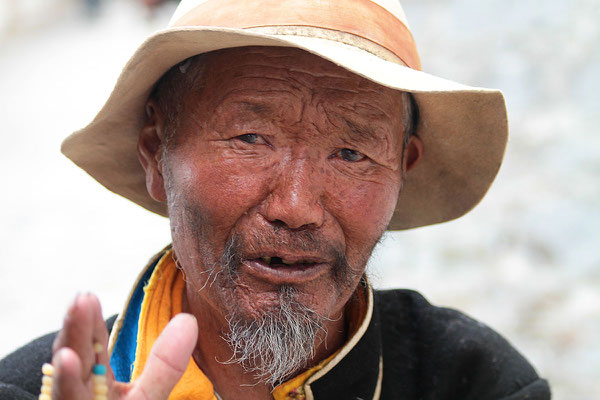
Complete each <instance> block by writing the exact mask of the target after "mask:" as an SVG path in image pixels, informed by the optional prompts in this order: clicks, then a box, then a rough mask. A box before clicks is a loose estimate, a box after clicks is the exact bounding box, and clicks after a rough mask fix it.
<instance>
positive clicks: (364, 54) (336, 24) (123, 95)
mask: <svg viewBox="0 0 600 400" xmlns="http://www.w3.org/2000/svg"><path fill="white" fill-rule="evenodd" d="M240 46H284V47H296V48H300V49H303V50H306V51H308V52H310V53H313V54H316V55H318V56H320V57H322V58H324V59H327V60H330V61H332V62H333V63H335V64H337V65H339V66H340V67H342V68H345V69H347V70H349V71H352V72H354V73H355V74H358V75H361V76H363V77H365V78H367V79H369V80H371V81H373V82H376V83H378V84H380V85H383V86H386V87H389V88H392V89H397V90H401V91H407V92H411V93H413V95H414V98H415V100H416V102H417V104H418V107H419V113H420V122H419V125H418V128H417V135H418V136H419V137H420V138H421V140H422V141H423V143H424V153H423V156H422V159H421V161H420V162H419V163H418V164H417V165H416V166H415V167H414V168H413V169H412V170H410V171H409V172H408V174H407V177H406V182H405V184H404V187H403V189H402V191H401V193H400V197H399V200H398V204H397V206H396V210H395V212H394V215H393V217H392V220H391V222H390V224H389V227H388V229H391V230H400V229H409V228H415V227H419V226H425V225H431V224H436V223H441V222H445V221H449V220H452V219H455V218H458V217H460V216H462V215H464V214H465V213H467V212H468V211H470V210H471V209H472V208H473V207H475V205H476V204H477V203H479V201H480V200H481V199H482V198H483V196H484V195H485V193H486V192H487V190H488V188H489V187H490V185H491V183H492V181H493V180H494V178H495V176H496V174H497V172H498V169H499V168H500V164H501V162H502V158H503V155H504V150H505V148H506V141H507V137H508V123H507V116H506V106H505V103H504V98H503V96H502V93H501V92H500V91H498V90H493V89H485V88H478V87H470V86H466V85H462V84H460V83H456V82H451V81H449V80H445V79H442V78H438V77H435V76H432V75H429V74H426V73H424V72H421V71H420V61H419V55H418V53H417V49H416V46H415V43H414V40H413V37H412V35H411V33H410V30H409V28H408V24H407V22H406V17H405V15H404V12H403V10H402V8H401V6H400V4H399V2H398V0H183V1H182V2H181V3H180V5H179V6H178V8H177V10H176V11H175V14H174V16H173V18H172V19H171V22H170V23H169V27H168V28H167V29H165V30H161V31H159V32H156V33H155V34H153V35H152V36H150V37H149V38H148V39H147V40H146V41H145V42H144V43H143V44H142V45H141V46H140V47H139V48H138V49H137V51H136V52H135V54H134V55H133V56H132V57H131V59H130V60H129V62H128V63H127V65H126V66H125V68H124V69H123V71H122V73H121V76H120V77H119V79H118V81H117V83H116V86H115V88H114V90H113V92H112V94H111V95H110V97H109V99H108V101H107V102H106V104H105V105H104V107H103V108H102V110H100V112H99V113H98V115H97V116H96V117H95V118H94V120H93V121H92V122H91V123H90V124H89V125H88V126H86V127H85V128H83V129H81V130H79V131H77V132H75V133H73V134H72V135H71V136H69V137H68V138H67V139H65V141H64V142H63V144H62V152H63V153H64V154H65V155H66V156H67V157H69V158H70V159H71V160H72V161H73V162H74V163H75V164H77V165H78V166H79V167H81V168H83V169H84V170H85V171H87V173H89V174H90V175H91V176H92V177H93V178H94V179H96V180H97V181H98V182H100V183H101V184H102V185H104V186H106V187H107V188H108V189H110V190H112V191H113V192H115V193H117V194H120V195H121V196H124V197H126V198H127V199H129V200H131V201H133V202H134V203H137V204H139V205H141V206H142V207H145V208H146V209H148V210H150V211H153V212H155V213H158V214H160V215H163V216H167V209H166V205H165V204H163V203H159V202H156V201H155V200H153V199H152V198H151V197H150V196H149V194H148V192H147V190H146V184H145V175H144V170H143V169H142V167H141V165H140V163H139V161H138V158H137V151H136V147H137V139H138V133H139V131H140V128H141V127H142V125H143V124H144V121H145V112H144V106H145V103H146V100H147V99H148V96H149V94H150V92H151V90H152V88H153V86H154V85H155V83H156V82H157V80H158V79H159V78H160V77H161V76H162V75H163V74H164V73H165V72H166V71H168V70H169V69H170V68H171V67H172V66H174V65H176V64H177V63H179V62H181V61H183V60H185V59H186V58H188V57H191V56H193V55H196V54H200V53H205V52H209V51H213V50H218V49H224V48H231V47H240ZM399 112H401V111H400V110H399Z"/></svg>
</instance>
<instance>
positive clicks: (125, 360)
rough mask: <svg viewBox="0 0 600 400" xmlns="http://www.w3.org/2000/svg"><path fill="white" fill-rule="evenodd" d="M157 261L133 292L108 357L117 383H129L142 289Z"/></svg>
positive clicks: (135, 345) (142, 296)
mask: <svg viewBox="0 0 600 400" xmlns="http://www.w3.org/2000/svg"><path fill="white" fill-rule="evenodd" d="M161 258H162V257H158V259H157V260H156V261H155V262H154V263H153V264H152V265H151V266H150V267H149V268H148V269H147V270H146V272H145V273H144V275H143V276H142V278H141V279H140V281H139V283H138V285H137V287H136V288H135V289H134V291H133V295H132V296H131V299H130V301H129V304H128V306H127V310H126V311H125V319H124V320H123V326H122V327H121V330H120V331H119V335H118V336H117V340H116V342H115V346H114V348H113V351H112V354H111V356H110V366H111V368H112V370H113V373H114V374H115V380H117V381H118V382H130V381H131V372H132V371H133V363H134V361H135V350H136V348H137V332H138V322H139V319H140V310H141V308H142V301H143V300H144V287H146V285H147V284H148V281H149V280H150V277H151V276H152V272H154V268H155V267H156V264H158V261H160V259H161Z"/></svg>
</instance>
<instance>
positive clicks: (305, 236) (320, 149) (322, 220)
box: [145, 48, 403, 320]
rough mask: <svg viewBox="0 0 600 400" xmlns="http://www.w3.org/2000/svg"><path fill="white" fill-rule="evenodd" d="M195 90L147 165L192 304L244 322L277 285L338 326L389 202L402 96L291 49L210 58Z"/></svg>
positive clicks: (273, 300) (397, 178) (269, 303)
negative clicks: (166, 142) (166, 143)
mask: <svg viewBox="0 0 600 400" xmlns="http://www.w3.org/2000/svg"><path fill="white" fill-rule="evenodd" d="M204 81H205V86H204V88H203V89H202V90H201V91H200V92H198V93H189V94H188V95H187V96H186V97H185V98H184V104H185V105H184V108H183V110H182V111H181V113H180V115H179V116H178V119H179V123H178V128H177V132H176V133H175V134H174V137H173V139H172V142H171V143H170V145H169V146H168V151H167V152H166V155H165V157H164V158H161V157H160V146H158V147H157V148H158V150H157V152H156V157H155V159H156V160H157V165H156V167H155V168H154V171H152V165H150V167H148V166H147V165H145V167H146V170H147V172H148V173H153V174H154V175H155V176H156V177H158V178H155V179H153V180H151V181H152V182H154V183H152V182H150V181H149V184H148V186H149V189H150V192H151V194H152V195H153V197H155V198H157V199H164V198H166V199H167V202H168V208H169V215H170V219H171V226H172V234H173V246H174V250H175V253H176V255H177V257H178V259H179V261H180V263H181V264H182V266H183V268H184V271H185V274H186V279H187V282H188V286H187V288H188V291H192V292H194V293H193V295H192V297H193V296H196V298H195V299H192V301H199V302H202V303H204V304H206V305H208V306H209V307H210V309H211V310H212V313H213V314H214V315H217V316H219V318H222V319H223V320H224V319H226V318H227V316H228V315H230V313H231V312H234V311H235V312H237V313H238V314H242V315H244V316H246V317H248V318H255V317H259V316H260V315H261V314H262V313H263V312H265V311H268V310H271V309H273V308H276V307H278V305H279V291H280V288H281V287H284V286H285V287H293V288H295V289H296V292H297V293H298V296H297V297H298V300H299V301H300V302H301V303H302V304H303V305H306V306H307V307H309V308H310V309H312V310H314V311H316V312H318V313H319V314H321V315H322V316H325V317H329V318H338V317H339V316H340V313H341V312H342V310H343V307H344V305H345V303H346V302H347V301H348V299H349V297H350V296H351V294H352V293H353V291H354V290H355V288H356V286H357V284H358V282H359V279H360V277H361V275H362V273H363V272H364V269H365V265H366V262H367V260H368V258H369V256H370V254H371V251H372V249H373V247H374V246H375V244H376V243H377V241H378V239H379V238H380V236H381V235H382V233H383V232H384V230H385V228H386V226H387V223H388V222H389V220H390V218H391V216H392V213H393V210H394V207H395V205H396V200H397V197H398V193H399V190H400V186H401V181H402V173H401V164H402V162H401V161H402V137H403V121H402V118H403V112H402V110H403V104H402V101H403V97H402V96H401V95H400V93H398V92H396V91H393V90H391V89H387V88H384V87H382V86H379V85H376V84H374V83H372V82H370V81H368V80H366V79H364V78H361V77H359V76H357V75H354V74H352V73H350V72H347V71H346V70H344V69H342V68H340V67H338V66H336V65H334V64H332V63H330V62H327V61H325V60H323V59H321V58H319V57H316V56H314V55H311V54H309V53H306V52H303V51H300V50H297V49H289V48H244V49H232V50H228V51H223V52H219V53H217V54H216V55H214V56H213V57H212V58H210V60H209V64H208V66H207V68H206V70H205V72H204ZM160 131H161V130H160V129H159V136H161V135H162V133H160ZM162 139H164V138H162ZM163 142H164V140H163ZM161 145H164V143H162V144H161ZM150 164H152V163H150ZM149 170H150V171H149ZM163 178H164V184H162V183H163V182H160V183H161V184H156V181H157V180H158V181H160V180H161V179H163ZM163 190H164V193H163V192H162V191H163ZM224 253H225V254H226V256H227V257H229V260H225V261H229V262H228V263H225V264H226V266H224V265H223V261H224V260H223V255H224ZM188 297H189V295H188Z"/></svg>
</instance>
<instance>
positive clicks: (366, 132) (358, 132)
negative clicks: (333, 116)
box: [342, 117, 381, 141]
mask: <svg viewBox="0 0 600 400" xmlns="http://www.w3.org/2000/svg"><path fill="white" fill-rule="evenodd" d="M342 119H343V120H344V122H345V123H346V126H347V127H348V128H349V130H348V132H350V134H351V135H352V137H353V138H354V139H358V140H361V141H370V140H380V139H381V138H380V137H379V136H378V135H376V134H375V132H373V130H372V129H369V128H368V127H366V126H364V125H359V124H356V123H354V122H352V121H350V120H349V119H347V118H344V117H342Z"/></svg>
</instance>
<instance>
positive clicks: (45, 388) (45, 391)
mask: <svg viewBox="0 0 600 400" xmlns="http://www.w3.org/2000/svg"><path fill="white" fill-rule="evenodd" d="M40 392H42V393H43V394H52V386H46V385H44V386H42V388H41V389H40Z"/></svg>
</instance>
